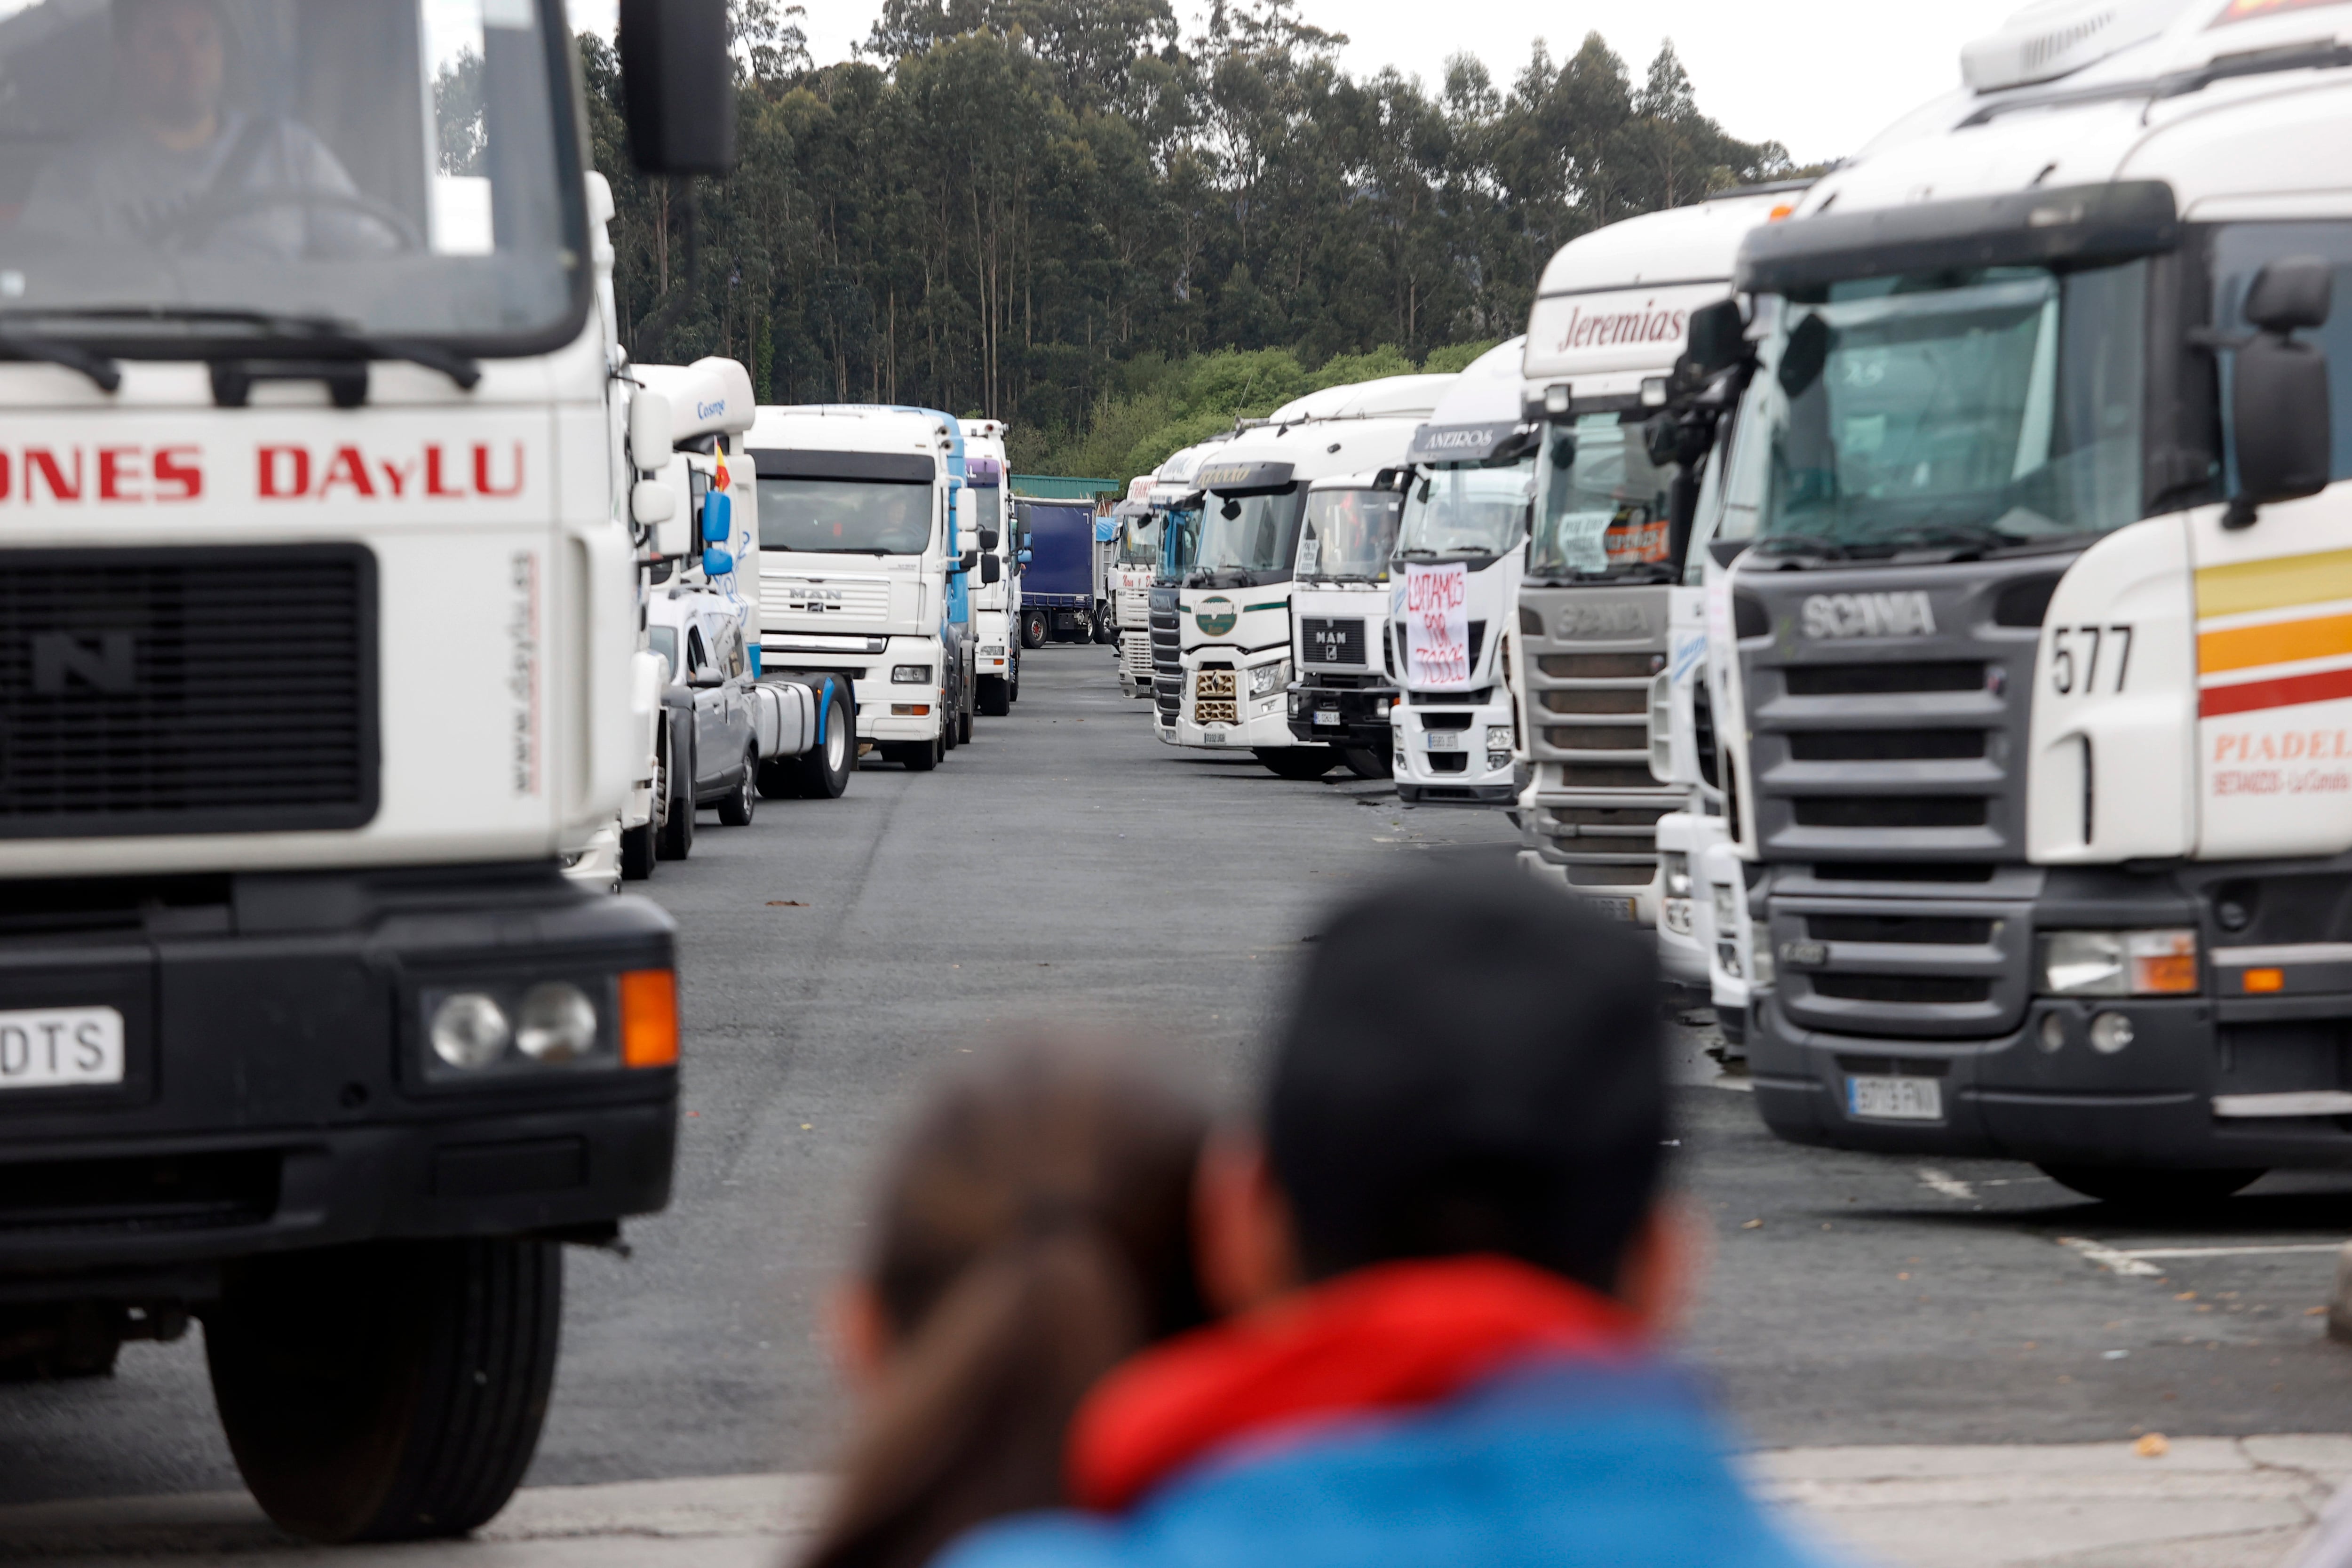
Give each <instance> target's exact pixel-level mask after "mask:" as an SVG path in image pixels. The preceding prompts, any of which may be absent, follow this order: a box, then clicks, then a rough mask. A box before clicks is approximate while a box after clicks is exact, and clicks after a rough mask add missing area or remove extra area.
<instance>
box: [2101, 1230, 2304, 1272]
mask: <svg viewBox="0 0 2352 1568" xmlns="http://www.w3.org/2000/svg"><path fill="white" fill-rule="evenodd" d="M2058 1245H2059V1246H2061V1247H2065V1248H2066V1249H2067V1250H2068V1251H2070V1252H2072V1253H2074V1255H2075V1256H2077V1257H2079V1258H2086V1259H2088V1260H2089V1261H2091V1262H2093V1263H2095V1264H2097V1265H2098V1266H2099V1267H2100V1268H2105V1269H2106V1270H2107V1271H2108V1272H2110V1273H2114V1274H2126V1275H2131V1276H2133V1277H2135V1278H2137V1279H2153V1278H2155V1277H2156V1276H2157V1275H2159V1274H2161V1273H2163V1272H2164V1270H2162V1269H2161V1268H2158V1267H2157V1266H2156V1262H2155V1261H2154V1260H2156V1259H2159V1258H2274V1257H2281V1256H2284V1255H2287V1254H2291V1253H2334V1252H2341V1251H2342V1250H2343V1249H2344V1244H2343V1243H2341V1242H2336V1241H2279V1242H2262V1243H2257V1244H2255V1245H2252V1246H2249V1247H2110V1246H2108V1245H2107V1244H2106V1243H2105V1242H2103V1241H2093V1240H2091V1239H2089V1238H2088V1237H2080V1236H2062V1237H2059V1238H2058Z"/></svg>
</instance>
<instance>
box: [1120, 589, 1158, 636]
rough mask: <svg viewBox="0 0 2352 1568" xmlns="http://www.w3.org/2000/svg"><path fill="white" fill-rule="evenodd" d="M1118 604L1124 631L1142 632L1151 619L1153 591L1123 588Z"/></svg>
mask: <svg viewBox="0 0 2352 1568" xmlns="http://www.w3.org/2000/svg"><path fill="white" fill-rule="evenodd" d="M1116 602H1117V605H1118V625H1119V629H1120V630H1122V631H1141V630H1142V629H1143V628H1144V626H1145V624H1146V623H1147V622H1149V621H1150V618H1151V590H1150V589H1149V588H1121V589H1120V590H1119V591H1118V600H1117V601H1116Z"/></svg>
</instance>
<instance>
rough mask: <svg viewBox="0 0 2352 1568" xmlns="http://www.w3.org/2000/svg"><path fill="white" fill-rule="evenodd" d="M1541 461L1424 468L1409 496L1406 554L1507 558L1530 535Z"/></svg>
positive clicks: (1402, 548)
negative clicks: (1531, 508)
mask: <svg viewBox="0 0 2352 1568" xmlns="http://www.w3.org/2000/svg"><path fill="white" fill-rule="evenodd" d="M1535 493H1536V457H1535V454H1534V453H1532V452H1530V453H1528V455H1527V456H1526V457H1524V458H1516V459H1514V460H1512V461H1509V462H1506V463H1497V464H1494V465H1491V466H1490V465H1487V464H1485V463H1444V464H1441V465H1438V466H1436V467H1433V468H1424V469H1423V470H1422V472H1421V475H1420V477H1419V478H1417V479H1414V481H1413V483H1412V488H1411V489H1408V490H1407V491H1406V492H1405V498H1404V526H1403V528H1402V531H1400V532H1399V533H1398V534H1397V542H1396V552H1397V553H1398V554H1399V555H1401V556H1408V555H1409V556H1415V557H1418V558H1420V559H1423V560H1427V559H1429V558H1430V557H1432V556H1443V555H1475V556H1486V557H1492V556H1496V555H1500V554H1502V553H1503V552H1506V551H1507V550H1510V549H1511V548H1512V547H1514V546H1515V545H1517V543H1518V542H1519V541H1520V540H1522V539H1524V538H1526V537H1527V528H1528V503H1530V502H1531V501H1533V500H1535Z"/></svg>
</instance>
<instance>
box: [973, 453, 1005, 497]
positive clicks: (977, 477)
mask: <svg viewBox="0 0 2352 1568" xmlns="http://www.w3.org/2000/svg"><path fill="white" fill-rule="evenodd" d="M963 479H964V483H966V484H968V485H970V486H971V488H972V489H976V490H992V489H1002V488H1003V484H1004V465H1003V463H1000V462H998V461H997V460H996V459H995V458H965V459H964V460H963Z"/></svg>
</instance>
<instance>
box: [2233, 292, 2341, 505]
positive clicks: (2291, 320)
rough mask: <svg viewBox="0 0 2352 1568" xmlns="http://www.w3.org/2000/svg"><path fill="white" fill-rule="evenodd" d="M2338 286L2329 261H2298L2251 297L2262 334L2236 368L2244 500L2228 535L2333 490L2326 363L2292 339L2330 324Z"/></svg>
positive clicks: (2249, 313) (2250, 310)
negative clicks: (2283, 506)
mask: <svg viewBox="0 0 2352 1568" xmlns="http://www.w3.org/2000/svg"><path fill="white" fill-rule="evenodd" d="M2333 284H2334V279H2333V274H2332V272H2331V269H2330V268H2329V267H2328V265H2327V263H2326V261H2324V260H2322V259H2320V258H2317V257H2313V256H2294V257H2283V258H2280V259H2279V260H2276V261H2273V262H2270V263H2268V264H2267V265H2265V266H2264V267H2263V269H2262V270H2261V271H2260V272H2258V273H2256V274H2255V275H2254V282H2253V286H2252V288H2251V289H2247V290H2246V318H2247V320H2249V321H2252V322H2253V323H2254V325H2255V326H2256V327H2257V328H2258V329H2260V330H2259V331H2257V333H2256V335H2255V336H2254V338H2253V340H2252V342H2247V343H2245V344H2243V345H2242V346H2241V347H2240V348H2239V350H2238V352H2237V357H2236V362H2235V363H2234V364H2233V365H2232V367H2231V382H2230V405H2231V408H2230V415H2231V417H2230V426H2231V435H2232V436H2233V437H2234V438H2235V441H2236V445H2237V458H2238V492H2237V494H2235V495H2233V496H2231V498H2230V507H2229V510H2228V511H2227V512H2226V513H2224V514H2223V516H2222V519H2221V521H2222V526H2224V527H2226V528H2248V527H2251V526H2252V524H2253V521H2254V517H2255V510H2256V509H2257V508H2259V507H2262V506H2264V505H2266V504H2268V503H2269V502H2272V501H2282V500H2296V499H2298V498H2300V497H2303V496H2308V495H2316V494H2318V493H2319V492H2320V491H2321V490H2323V489H2326V488H2327V481H2328V477H2329V472H2330V470H2331V469H2332V468H2334V466H2335V439H2334V429H2335V427H2334V425H2333V423H2332V421H2331V418H2330V412H2329V408H2328V400H2327V356H2326V354H2325V353H2322V352H2321V351H2320V350H2319V349H2318V347H2317V346H2315V345H2314V344H2311V343H2305V342H2296V341H2295V339H2294V335H2293V334H2294V331H2295V330H2296V329H2297V328H2299V327H2318V326H2324V325H2325V324H2326V321H2327V317H2328V311H2329V307H2330V305H2331V304H2332V302H2333V301H2332V298H2331V296H2332V294H2333Z"/></svg>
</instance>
